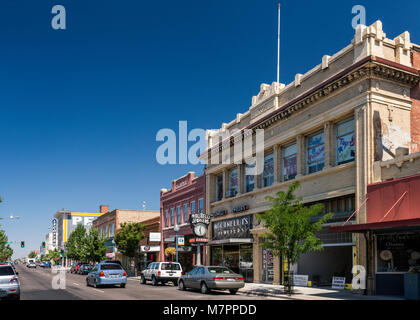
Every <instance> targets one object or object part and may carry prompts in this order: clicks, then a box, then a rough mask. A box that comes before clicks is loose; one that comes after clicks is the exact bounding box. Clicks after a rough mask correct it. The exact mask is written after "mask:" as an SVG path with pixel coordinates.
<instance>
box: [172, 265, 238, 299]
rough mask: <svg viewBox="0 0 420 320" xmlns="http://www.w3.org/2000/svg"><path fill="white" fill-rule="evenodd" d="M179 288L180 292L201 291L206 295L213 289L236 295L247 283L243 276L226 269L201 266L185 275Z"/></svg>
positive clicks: (180, 281)
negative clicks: (188, 290) (188, 289)
mask: <svg viewBox="0 0 420 320" xmlns="http://www.w3.org/2000/svg"><path fill="white" fill-rule="evenodd" d="M178 286H179V289H180V290H185V289H187V288H192V289H200V291H201V293H204V294H205V293H208V292H209V291H210V290H211V289H216V290H229V292H230V293H231V294H235V293H236V292H237V291H238V290H239V289H240V288H243V287H244V286H245V282H244V277H243V276H242V275H240V274H238V273H235V272H233V271H232V270H230V269H228V268H226V267H220V266H199V267H196V268H194V269H193V270H191V271H190V272H187V273H186V274H185V275H183V276H182V277H181V278H180V279H179V283H178Z"/></svg>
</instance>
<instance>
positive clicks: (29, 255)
mask: <svg viewBox="0 0 420 320" xmlns="http://www.w3.org/2000/svg"><path fill="white" fill-rule="evenodd" d="M28 258H36V253H35V251H31V252H29V254H28Z"/></svg>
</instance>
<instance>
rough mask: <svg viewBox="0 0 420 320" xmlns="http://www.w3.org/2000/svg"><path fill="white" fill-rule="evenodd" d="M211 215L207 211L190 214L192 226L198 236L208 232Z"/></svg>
mask: <svg viewBox="0 0 420 320" xmlns="http://www.w3.org/2000/svg"><path fill="white" fill-rule="evenodd" d="M210 219H211V216H210V215H209V214H206V213H202V212H200V213H194V214H192V215H191V216H190V222H191V227H192V229H193V231H194V234H195V235H196V236H197V237H203V236H204V235H205V234H206V233H207V229H208V226H209V224H210Z"/></svg>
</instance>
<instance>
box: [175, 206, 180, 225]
mask: <svg viewBox="0 0 420 320" xmlns="http://www.w3.org/2000/svg"><path fill="white" fill-rule="evenodd" d="M176 224H181V206H177V207H176Z"/></svg>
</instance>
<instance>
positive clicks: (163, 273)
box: [140, 262, 183, 286]
mask: <svg viewBox="0 0 420 320" xmlns="http://www.w3.org/2000/svg"><path fill="white" fill-rule="evenodd" d="M182 274H183V272H182V267H181V264H180V263H178V262H152V263H151V264H149V265H148V267H147V268H146V269H144V270H143V271H142V273H141V279H140V283H141V284H145V283H146V281H147V280H150V281H152V284H153V285H154V286H157V285H158V284H159V282H160V283H162V284H165V283H166V282H172V283H173V284H174V286H177V285H178V279H179V278H180V277H181V276H182Z"/></svg>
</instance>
